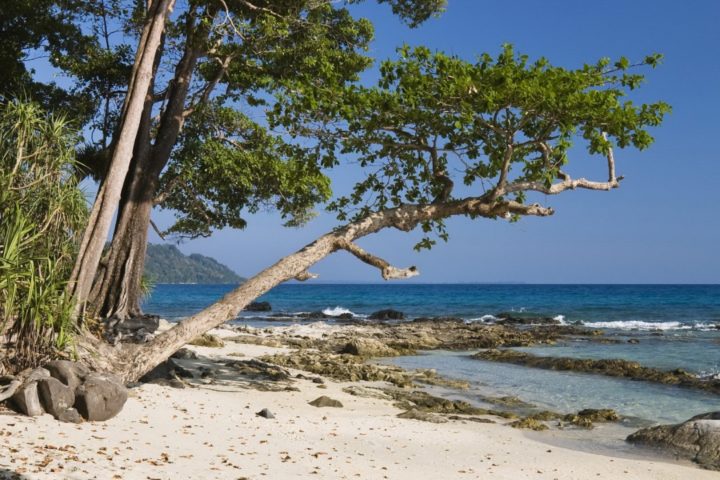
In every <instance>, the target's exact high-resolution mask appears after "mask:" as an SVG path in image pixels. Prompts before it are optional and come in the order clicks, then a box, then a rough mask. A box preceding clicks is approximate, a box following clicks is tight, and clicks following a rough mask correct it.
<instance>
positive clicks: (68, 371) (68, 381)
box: [44, 360, 90, 391]
mask: <svg viewBox="0 0 720 480" xmlns="http://www.w3.org/2000/svg"><path fill="white" fill-rule="evenodd" d="M44 367H45V368H46V369H47V370H48V371H49V372H50V376H52V377H55V378H57V379H58V380H60V381H61V382H62V383H63V384H65V385H66V386H68V387H70V389H71V390H72V391H75V389H76V388H78V387H79V386H80V385H81V384H82V383H83V382H84V381H85V378H87V376H88V374H89V373H90V369H88V368H87V367H86V366H85V365H83V364H82V363H78V362H70V361H68V360H55V361H52V362H49V363H47V364H45V365H44Z"/></svg>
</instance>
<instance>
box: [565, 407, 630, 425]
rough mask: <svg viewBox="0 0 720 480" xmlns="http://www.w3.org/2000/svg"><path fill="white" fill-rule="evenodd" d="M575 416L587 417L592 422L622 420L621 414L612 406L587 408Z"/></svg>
mask: <svg viewBox="0 0 720 480" xmlns="http://www.w3.org/2000/svg"><path fill="white" fill-rule="evenodd" d="M575 416H577V417H581V418H586V419H588V420H590V421H591V422H617V421H618V420H620V415H618V414H617V412H616V411H615V410H612V409H610V408H601V409H595V408H586V409H585V410H580V411H579V412H578V413H577V414H576V415H575Z"/></svg>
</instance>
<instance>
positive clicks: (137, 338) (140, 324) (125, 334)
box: [105, 315, 160, 343]
mask: <svg viewBox="0 0 720 480" xmlns="http://www.w3.org/2000/svg"><path fill="white" fill-rule="evenodd" d="M159 327H160V317H159V316H157V315H140V316H137V317H130V318H118V317H110V318H108V319H107V320H105V336H106V337H107V339H108V340H109V341H110V342H112V343H116V342H118V341H121V340H122V341H123V342H133V343H144V342H147V341H149V340H151V339H152V338H153V334H154V333H155V331H157V329H158V328H159Z"/></svg>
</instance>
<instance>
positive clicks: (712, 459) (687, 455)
mask: <svg viewBox="0 0 720 480" xmlns="http://www.w3.org/2000/svg"><path fill="white" fill-rule="evenodd" d="M626 440H627V441H628V442H630V443H633V444H638V445H647V446H652V447H656V448H661V449H663V450H666V451H668V452H670V453H672V454H674V455H677V456H678V457H680V458H684V459H688V460H691V461H693V462H695V463H697V464H698V465H699V466H701V467H703V468H706V469H708V470H720V412H709V413H704V414H701V415H696V416H694V417H692V418H691V419H689V420H687V421H685V422H683V423H679V424H675V425H659V426H656V427H650V428H643V429H641V430H638V431H637V432H635V433H633V434H632V435H630V436H629V437H627V439H626Z"/></svg>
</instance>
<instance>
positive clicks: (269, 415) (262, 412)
mask: <svg viewBox="0 0 720 480" xmlns="http://www.w3.org/2000/svg"><path fill="white" fill-rule="evenodd" d="M255 415H257V416H258V417H263V418H267V419H272V418H275V415H273V414H272V412H271V411H270V410H268V409H267V408H263V409H262V410H260V411H259V412H257V413H256V414H255Z"/></svg>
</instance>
